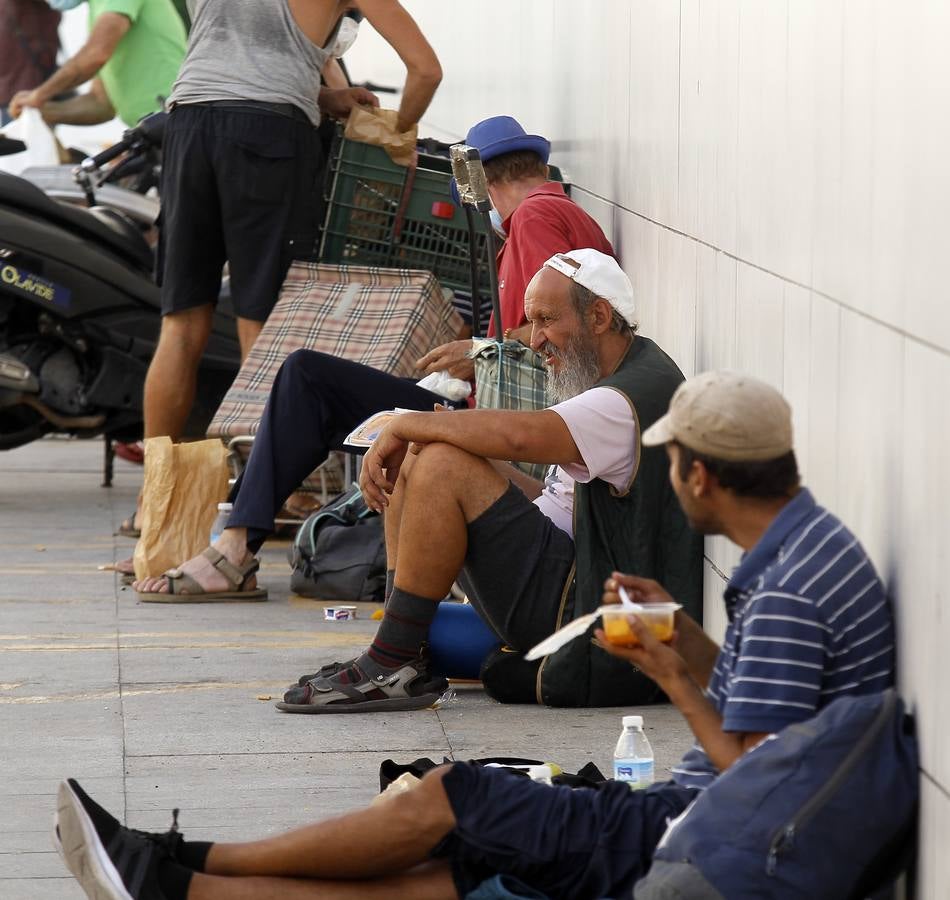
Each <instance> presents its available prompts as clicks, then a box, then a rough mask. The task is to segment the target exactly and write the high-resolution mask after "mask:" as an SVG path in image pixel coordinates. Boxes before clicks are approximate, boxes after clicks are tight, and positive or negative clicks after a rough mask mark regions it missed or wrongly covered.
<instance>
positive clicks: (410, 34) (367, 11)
mask: <svg viewBox="0 0 950 900" xmlns="http://www.w3.org/2000/svg"><path fill="white" fill-rule="evenodd" d="M357 5H358V6H359V8H360V10H361V11H362V12H363V14H364V15H365V16H366V18H367V19H368V20H369V22H370V24H371V25H372V26H373V28H375V29H376V30H377V31H378V32H379V33H380V34H381V35H382V37H383V38H384V39H385V40H386V41H387V42H388V43H389V45H390V46H391V47H392V48H393V50H395V51H396V53H398V54H399V58H400V59H401V60H402V61H403V64H404V65H405V67H406V83H405V85H404V86H403V89H402V101H401V102H400V104H399V116H398V117H397V119H396V128H397V129H398V130H399V131H401V132H402V131H408V130H409V129H410V128H412V126H413V125H415V124H416V123H417V122H418V121H419V120H420V119H421V118H422V116H423V114H424V113H425V111H426V110H427V109H428V108H429V103H430V102H431V101H432V98H433V96H435V90H436V88H437V87H438V86H439V82H440V81H442V66H441V65H439V59H438V57H437V56H436V55H435V51H434V50H433V49H432V47H431V46H429V42H428V41H427V40H426V39H425V35H423V33H422V32H421V31H420V30H419V26H418V25H417V24H416V23H415V20H414V19H413V18H412V16H410V15H409V13H408V12H406V10H405V9H404V8H403V7H402V5H401V4H400V3H397V2H396V0H359V2H358V4H357Z"/></svg>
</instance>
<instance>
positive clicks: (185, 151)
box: [145, 0, 442, 440]
mask: <svg viewBox="0 0 950 900" xmlns="http://www.w3.org/2000/svg"><path fill="white" fill-rule="evenodd" d="M354 5H357V6H358V7H359V9H360V11H362V12H363V13H364V15H365V17H366V19H367V20H368V21H369V22H370V23H371V24H372V25H373V26H374V27H375V28H376V30H377V31H379V33H380V34H381V35H382V36H383V37H384V38H385V39H386V40H387V41H388V42H389V43H390V44H391V45H392V47H393V48H394V49H395V50H396V52H397V53H398V54H399V56H400V57H401V58H402V60H403V62H404V63H405V65H406V69H407V73H408V74H407V78H406V83H405V87H404V90H403V95H402V102H401V104H400V108H399V118H398V122H397V127H398V128H399V129H401V130H409V129H410V128H411V127H412V126H413V125H414V124H415V123H416V122H418V120H419V118H420V116H421V115H422V114H423V112H424V111H425V110H426V108H427V107H428V105H429V102H430V100H431V99H432V96H433V94H434V93H435V90H436V87H437V86H438V84H439V81H440V80H441V77H442V72H441V68H440V66H439V61H438V59H437V58H436V55H435V53H434V52H433V50H432V48H431V47H430V46H429V44H428V42H427V41H426V39H425V37H424V36H423V35H422V32H421V31H420V30H419V28H418V26H417V25H416V23H415V22H414V21H413V19H412V17H411V16H410V15H409V14H408V13H407V12H406V11H405V10H404V9H403V7H402V6H401V5H400V4H399V3H398V2H397V0H360V2H359V3H358V4H355V3H354V2H353V0H348V2H342V0H287V2H281V3H276V2H273V0H270V2H261V0H189V8H190V11H191V14H192V20H193V24H192V30H191V35H190V39H189V43H188V52H187V54H186V56H185V61H184V63H183V65H182V68H181V72H180V73H179V76H178V80H177V81H176V83H175V86H174V88H173V90H172V93H171V97H170V98H169V101H170V107H171V110H172V111H171V115H170V116H169V119H168V127H167V132H166V137H165V162H164V172H163V184H162V217H163V226H162V238H161V247H160V273H161V279H162V315H163V318H162V329H161V334H160V337H159V342H158V346H157V347H156V350H155V355H154V357H153V359H152V363H151V365H150V367H149V371H148V376H147V378H146V382H145V436H146V437H155V436H158V435H169V436H170V437H171V438H172V439H173V440H176V439H178V438H179V437H180V436H181V433H182V429H183V428H184V425H185V422H186V420H187V418H188V414H189V412H190V410H191V406H192V403H193V401H194V396H195V387H196V378H197V370H198V363H199V361H200V358H201V355H202V353H203V352H204V349H205V345H206V343H207V340H208V336H209V332H210V328H211V321H212V314H213V311H214V303H215V299H216V297H217V295H218V291H219V289H220V284H221V271H222V268H223V266H224V263H225V262H227V263H228V264H229V267H230V274H231V293H232V297H233V301H234V308H235V312H236V314H237V327H238V338H239V340H240V344H241V354H242V357H243V356H246V355H247V353H248V351H249V350H250V348H251V346H252V345H253V343H254V340H255V339H256V337H257V335H258V334H259V333H260V330H261V328H262V326H263V323H264V321H265V320H266V319H267V316H268V314H269V313H270V311H271V308H272V307H273V305H274V303H275V302H276V300H277V295H278V291H279V289H280V285H281V282H282V281H283V279H284V275H285V274H286V271H287V267H288V265H289V263H290V261H291V260H292V259H294V258H297V257H307V256H310V255H311V254H312V253H313V251H314V247H315V243H316V236H317V229H318V227H319V224H320V219H321V216H320V200H319V192H318V190H317V187H318V184H319V176H320V174H321V172H322V169H323V160H322V158H321V152H320V145H319V140H318V137H317V131H316V126H317V125H319V123H320V119H321V114H326V115H331V116H334V117H336V118H345V117H346V116H347V115H348V114H349V112H350V110H351V109H352V108H353V106H354V105H357V104H371V105H378V101H377V100H376V98H375V97H374V96H373V95H372V94H371V93H369V92H368V91H366V90H363V89H361V88H350V89H345V90H331V89H328V88H321V87H320V74H321V71H322V70H323V68H324V66H325V65H326V64H327V62H328V61H329V60H330V58H331V50H330V48H331V47H332V46H333V44H334V41H335V32H336V26H337V23H338V22H339V20H340V18H341V16H342V14H343V13H344V12H345V10H346V9H347V8H351V7H353V6H354Z"/></svg>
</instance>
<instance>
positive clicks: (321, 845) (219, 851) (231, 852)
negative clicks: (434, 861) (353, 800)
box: [205, 768, 455, 879]
mask: <svg viewBox="0 0 950 900" xmlns="http://www.w3.org/2000/svg"><path fill="white" fill-rule="evenodd" d="M446 771H447V770H446V769H445V768H439V769H435V770H433V771H431V772H429V773H427V774H426V776H425V777H424V778H423V779H422V782H421V783H420V784H419V785H417V786H416V787H414V788H413V789H412V790H410V791H407V792H406V793H402V794H397V795H395V796H394V797H392V798H390V799H387V800H386V801H385V802H384V803H381V804H377V805H375V806H369V807H367V808H365V809H361V810H358V811H357V812H352V813H347V814H346V815H343V816H339V817H337V818H334V819H328V820H326V821H324V822H318V823H316V824H314V825H308V826H305V827H304V828H298V829H296V830H294V831H289V832H286V833H285V834H280V835H277V836H276V837H272V838H265V839H264V840H261V841H252V842H249V843H244V844H214V845H212V847H211V850H210V852H209V853H208V858H207V860H206V861H205V873H206V874H208V875H229V876H255V875H256V876H261V875H263V876H271V877H278V878H325V879H351V878H362V879H372V878H382V877H385V876H389V875H395V874H397V873H400V872H406V871H408V870H409V869H412V868H414V867H415V866H418V865H420V864H421V863H423V862H425V861H426V860H427V859H428V857H429V853H430V851H431V850H432V849H433V848H434V847H435V846H436V845H437V844H438V843H439V842H440V841H441V840H442V839H443V838H444V837H445V836H446V835H447V834H449V832H450V831H451V830H452V829H453V828H454V827H455V815H454V813H453V812H452V807H451V805H450V804H449V800H448V796H447V795H446V793H445V789H444V788H443V787H442V779H443V777H444V775H445V772H446Z"/></svg>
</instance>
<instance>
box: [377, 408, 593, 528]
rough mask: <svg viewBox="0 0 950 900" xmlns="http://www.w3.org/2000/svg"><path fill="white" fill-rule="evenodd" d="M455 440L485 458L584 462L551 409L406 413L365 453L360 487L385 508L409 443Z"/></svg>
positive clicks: (568, 434)
mask: <svg viewBox="0 0 950 900" xmlns="http://www.w3.org/2000/svg"><path fill="white" fill-rule="evenodd" d="M434 443H443V444H451V445H453V446H455V447H459V448H460V449H462V450H467V451H468V452H469V453H472V454H474V455H475V456H482V457H484V458H486V459H517V460H521V461H524V462H540V463H557V464H559V465H567V464H569V463H580V462H583V460H582V458H581V454H580V451H579V450H578V449H577V444H575V443H574V438H573V437H572V436H571V432H570V430H569V429H568V427H567V425H566V424H565V422H564V420H563V419H562V418H561V417H560V416H559V415H558V414H557V413H556V412H552V411H551V410H549V409H540V410H533V411H530V412H520V411H518V410H509V409H469V410H461V411H458V412H453V413H422V412H413V413H404V414H402V415H399V416H396V417H395V418H394V419H392V420H391V421H390V422H389V423H388V424H387V425H386V427H385V428H383V430H382V431H381V432H380V434H379V437H377V438H376V441H375V442H374V444H373V446H372V447H370V449H369V450H368V451H367V453H366V456H365V457H364V458H363V468H362V472H361V475H360V487H361V489H362V490H363V496H364V497H365V498H366V502H367V505H369V506H370V507H371V508H372V509H375V510H377V511H381V510H382V509H384V508H385V507H386V506H387V504H388V498H387V495H388V494H391V493H392V492H393V489H394V487H395V484H396V477H397V475H398V474H399V469H400V467H401V466H402V461H403V459H405V456H406V452H407V451H408V449H409V447H410V445H411V444H416V445H422V444H434Z"/></svg>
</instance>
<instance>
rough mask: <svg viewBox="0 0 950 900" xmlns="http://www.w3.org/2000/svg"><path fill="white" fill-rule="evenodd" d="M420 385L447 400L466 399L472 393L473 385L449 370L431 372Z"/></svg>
mask: <svg viewBox="0 0 950 900" xmlns="http://www.w3.org/2000/svg"><path fill="white" fill-rule="evenodd" d="M418 386H419V387H421V388H424V389H425V390H427V391H432V393H433V394H438V395H439V396H440V397H445V398H446V399H447V400H456V401H458V400H464V399H465V398H466V397H467V396H468V395H469V394H471V393H472V386H471V385H470V384H469V383H468V382H467V381H462V379H461V378H453V377H452V376H451V375H449V373H448V372H430V373H429V374H428V375H426V377H425V378H423V379H422V381H420V382H419V384H418Z"/></svg>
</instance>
